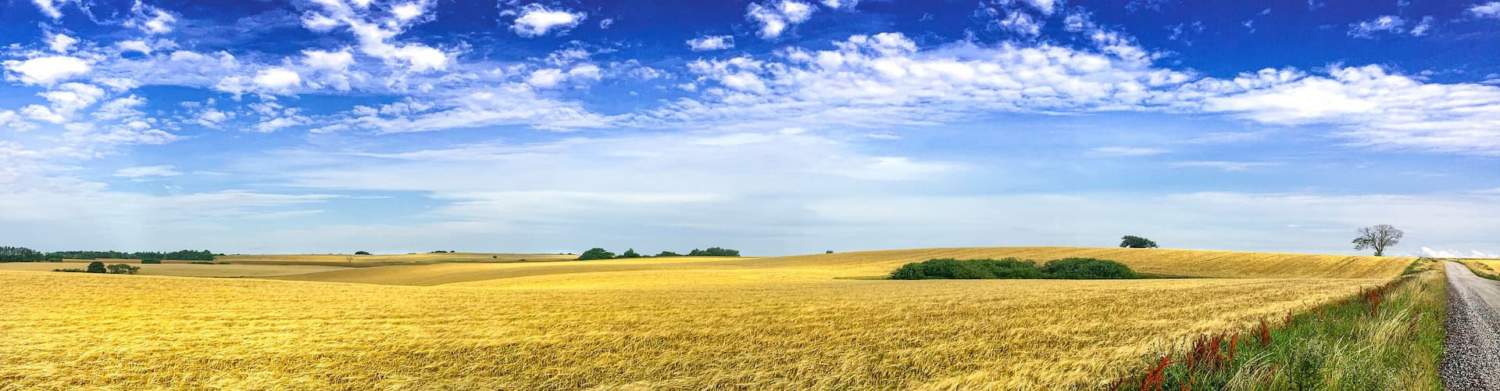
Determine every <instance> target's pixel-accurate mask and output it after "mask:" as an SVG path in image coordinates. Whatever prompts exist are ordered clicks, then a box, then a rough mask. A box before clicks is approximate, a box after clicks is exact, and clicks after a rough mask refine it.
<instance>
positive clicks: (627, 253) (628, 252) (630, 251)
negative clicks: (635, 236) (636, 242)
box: [616, 248, 641, 258]
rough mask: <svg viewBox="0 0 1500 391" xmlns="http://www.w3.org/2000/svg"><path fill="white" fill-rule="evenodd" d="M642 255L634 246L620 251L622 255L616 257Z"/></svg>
mask: <svg viewBox="0 0 1500 391" xmlns="http://www.w3.org/2000/svg"><path fill="white" fill-rule="evenodd" d="M640 257H641V254H640V253H637V252H635V249H633V248H632V249H627V250H625V252H623V253H620V256H618V257H616V258H640Z"/></svg>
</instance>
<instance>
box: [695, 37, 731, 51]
mask: <svg viewBox="0 0 1500 391" xmlns="http://www.w3.org/2000/svg"><path fill="white" fill-rule="evenodd" d="M687 45H688V48H691V49H693V51H695V52H706V51H711V50H723V49H729V48H733V47H734V37H731V36H728V35H706V36H702V37H698V38H693V39H689V40H687Z"/></svg>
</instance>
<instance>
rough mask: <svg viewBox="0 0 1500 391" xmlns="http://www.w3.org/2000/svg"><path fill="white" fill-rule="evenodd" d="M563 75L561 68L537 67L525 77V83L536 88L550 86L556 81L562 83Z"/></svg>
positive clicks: (555, 83) (554, 84)
mask: <svg viewBox="0 0 1500 391" xmlns="http://www.w3.org/2000/svg"><path fill="white" fill-rule="evenodd" d="M564 77H565V76H563V72H562V70H561V69H557V68H546V69H538V70H535V71H531V76H528V77H526V84H529V85H531V86H532V87H537V88H552V87H554V86H556V85H557V84H558V83H562V81H563V79H564Z"/></svg>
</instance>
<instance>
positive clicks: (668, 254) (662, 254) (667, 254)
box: [656, 251, 682, 257]
mask: <svg viewBox="0 0 1500 391" xmlns="http://www.w3.org/2000/svg"><path fill="white" fill-rule="evenodd" d="M656 256H657V257H680V256H682V254H678V253H674V252H671V251H662V252H659V253H656Z"/></svg>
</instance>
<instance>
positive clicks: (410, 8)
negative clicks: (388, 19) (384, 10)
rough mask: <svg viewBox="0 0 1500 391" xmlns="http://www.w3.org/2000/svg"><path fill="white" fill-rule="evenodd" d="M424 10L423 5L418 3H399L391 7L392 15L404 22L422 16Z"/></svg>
mask: <svg viewBox="0 0 1500 391" xmlns="http://www.w3.org/2000/svg"><path fill="white" fill-rule="evenodd" d="M424 12H426V11H425V10H424V9H423V7H422V5H421V4H418V3H405V4H400V5H397V6H395V7H391V15H393V16H395V17H396V20H399V21H402V22H406V21H410V20H412V19H416V18H417V17H419V16H422V13H424Z"/></svg>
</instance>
